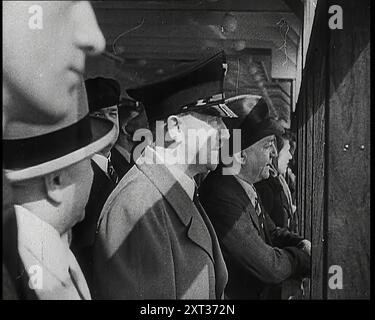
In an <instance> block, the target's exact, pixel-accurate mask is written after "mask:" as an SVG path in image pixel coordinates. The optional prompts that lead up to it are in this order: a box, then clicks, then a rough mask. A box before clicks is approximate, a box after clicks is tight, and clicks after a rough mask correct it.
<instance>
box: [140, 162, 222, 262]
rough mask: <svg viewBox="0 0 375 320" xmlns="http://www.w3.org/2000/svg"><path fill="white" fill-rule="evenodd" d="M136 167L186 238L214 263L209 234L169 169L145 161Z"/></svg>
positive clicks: (162, 165)
mask: <svg viewBox="0 0 375 320" xmlns="http://www.w3.org/2000/svg"><path fill="white" fill-rule="evenodd" d="M142 159H144V158H142ZM139 160H141V159H139ZM136 166H137V168H138V169H139V170H140V171H142V172H143V173H144V175H145V176H146V177H147V178H148V179H149V180H150V181H151V182H152V184H153V185H154V186H155V187H156V188H157V189H158V190H159V191H160V193H161V194H162V195H163V197H164V198H165V199H166V200H167V202H168V203H169V204H170V205H171V207H172V208H173V209H174V211H175V212H176V214H177V216H178V217H179V219H180V220H181V222H182V223H183V224H184V225H185V226H186V227H187V228H188V232H187V236H188V238H189V239H190V240H191V241H193V242H194V243H195V244H197V245H198V246H200V247H201V248H202V249H203V250H205V251H206V252H207V254H208V255H209V257H210V258H211V260H212V261H213V262H215V261H214V258H213V253H212V240H211V234H210V233H209V231H208V228H207V226H206V224H205V222H204V220H203V219H202V217H201V215H200V213H199V212H198V210H197V208H196V207H195V205H194V203H193V202H192V201H191V199H190V198H189V196H188V194H187V193H186V192H185V190H184V189H183V187H182V186H181V185H180V183H178V182H177V181H176V179H175V178H174V176H173V175H172V173H171V172H170V171H169V169H168V168H167V167H166V166H165V165H164V164H161V163H157V164H155V163H154V164H148V163H146V162H145V161H137V162H136Z"/></svg>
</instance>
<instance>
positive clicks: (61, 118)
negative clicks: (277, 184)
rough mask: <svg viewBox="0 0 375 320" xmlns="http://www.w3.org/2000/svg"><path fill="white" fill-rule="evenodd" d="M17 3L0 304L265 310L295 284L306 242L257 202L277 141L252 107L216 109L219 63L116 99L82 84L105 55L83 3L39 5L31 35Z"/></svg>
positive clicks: (116, 93)
mask: <svg viewBox="0 0 375 320" xmlns="http://www.w3.org/2000/svg"><path fill="white" fill-rule="evenodd" d="M30 5H32V3H31V2H29V1H24V2H22V1H21V2H10V1H9V2H5V4H4V13H3V18H5V19H4V24H3V25H4V38H5V39H4V63H3V74H4V75H3V92H4V98H3V116H4V122H3V143H4V158H3V167H4V169H5V170H4V183H5V187H6V188H5V190H6V193H4V194H3V197H4V199H6V200H7V201H8V202H5V204H4V205H3V222H4V227H3V228H5V229H3V230H4V231H5V232H4V236H3V240H4V244H3V245H4V248H5V247H6V250H4V255H3V258H4V262H3V275H5V277H3V278H4V279H5V281H6V282H3V288H4V286H6V287H5V288H6V290H5V293H6V295H7V296H8V298H12V297H13V298H15V297H18V298H21V299H32V298H37V299H91V298H94V299H222V298H229V299H270V298H277V295H278V294H277V293H276V291H277V290H276V289H275V288H277V287H278V285H279V284H280V283H282V281H284V280H286V279H288V278H291V277H300V278H303V277H305V276H308V274H309V268H310V259H309V257H310V242H309V241H308V240H306V239H303V238H301V237H299V236H298V235H297V234H295V233H292V232H290V231H289V230H288V229H287V228H280V227H276V226H275V224H274V223H273V221H272V220H271V218H270V217H269V215H268V213H267V212H266V211H265V210H264V208H263V206H262V204H261V201H259V199H258V198H259V197H258V194H257V191H256V190H255V188H254V183H256V182H258V181H260V180H262V179H267V178H268V176H269V165H270V164H271V160H272V157H273V156H275V154H276V153H277V151H276V149H275V145H274V140H275V135H281V134H282V133H283V131H284V129H283V128H282V127H281V125H280V124H279V123H278V122H277V121H276V120H275V119H272V118H271V117H270V116H269V112H268V107H267V104H266V103H265V102H264V100H263V99H262V98H261V97H259V96H254V95H251V94H250V93H249V94H248V95H242V96H236V97H231V98H229V99H227V98H226V97H225V92H224V78H225V75H226V69H227V65H226V61H225V54H224V53H223V52H220V53H218V54H216V55H215V56H213V57H210V58H209V59H205V60H203V61H201V62H199V63H197V64H195V65H194V66H192V67H190V68H187V69H186V70H184V71H182V72H180V73H178V74H175V75H172V76H170V77H168V78H165V79H163V80H161V81H158V82H156V83H151V84H146V85H143V86H141V87H138V88H132V89H127V90H126V93H127V95H128V97H130V98H131V99H129V98H126V99H124V98H121V96H122V95H123V94H124V92H122V90H121V87H120V85H119V83H118V82H117V81H116V80H114V79H108V78H102V77H98V78H94V79H88V80H86V81H85V82H84V81H83V72H84V63H85V57H86V56H89V55H97V54H100V53H101V52H102V51H103V50H104V43H105V42H104V38H103V35H102V34H101V31H100V29H99V27H98V25H97V22H96V19H95V15H94V12H93V10H92V8H91V6H90V4H89V3H88V2H87V1H65V2H49V1H46V2H45V3H42V4H40V5H41V6H42V9H43V10H44V15H43V16H44V17H46V21H45V22H44V28H43V29H42V30H39V31H38V32H39V33H38V32H36V31H35V30H33V29H30V28H29V24H28V14H29V7H30ZM82 15H84V18H85V19H83V18H82ZM16 16H17V19H15V17H16ZM82 21H84V23H82ZM61 30H63V32H61ZM61 35H63V37H61ZM57 36H59V37H61V38H60V39H59V41H56V39H55V37H57ZM25 61H28V62H29V63H31V65H28V64H26V65H25ZM138 130H146V131H141V132H143V133H144V134H139V131H138ZM238 130H240V132H241V135H240V139H237V138H239V136H238ZM146 133H150V135H147V134H146ZM150 137H151V138H150ZM160 137H162V139H160ZM141 138H143V140H142V139H141ZM145 140H146V142H147V143H145ZM197 142H198V143H197ZM140 145H142V146H143V147H142V148H139V146H140ZM228 146H229V147H228ZM139 150H142V152H138V151H139ZM223 159H225V160H228V159H230V161H229V162H228V161H223ZM197 177H203V178H202V179H198V178H197ZM198 181H199V182H198ZM197 182H198V183H197ZM35 267H37V268H35ZM38 268H39V269H38ZM30 270H31V271H35V270H39V271H40V275H41V277H42V281H39V283H38V280H40V279H35V277H34V276H35V273H31V271H30ZM25 271H26V272H25ZM20 275H24V276H23V277H20ZM33 281H34V282H33Z"/></svg>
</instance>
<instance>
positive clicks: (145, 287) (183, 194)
mask: <svg viewBox="0 0 375 320" xmlns="http://www.w3.org/2000/svg"><path fill="white" fill-rule="evenodd" d="M225 66H226V64H225V57H224V54H223V53H219V54H217V55H215V56H214V57H211V58H210V59H208V60H205V61H204V62H202V63H199V64H197V65H195V66H193V67H192V68H190V69H188V70H186V71H184V72H182V73H179V74H177V75H176V76H172V77H170V78H167V79H165V80H163V81H160V82H158V83H154V84H150V85H145V86H143V87H141V88H137V89H131V90H128V91H127V93H128V94H129V96H130V97H132V98H133V99H135V100H137V101H140V102H142V103H143V104H144V106H145V109H146V113H147V117H148V120H149V123H150V128H152V130H153V132H154V133H155V132H156V136H154V140H153V143H152V144H151V145H150V146H147V147H146V148H145V150H144V153H143V154H142V156H141V157H140V158H139V159H138V160H137V161H136V164H135V166H133V167H132V168H131V169H130V170H129V172H128V173H127V174H126V175H125V176H124V178H123V179H122V180H121V181H120V183H119V184H118V185H117V187H116V189H115V190H114V191H113V193H112V194H111V195H110V197H109V199H108V201H107V202H106V204H105V205H104V208H103V211H102V213H101V217H100V222H99V233H98V239H97V241H96V245H95V259H94V266H95V281H97V283H98V287H99V289H100V296H99V297H100V298H102V299H220V298H222V297H223V291H224V288H225V285H226V282H227V271H226V267H225V264H224V261H223V257H222V254H221V250H220V247H219V244H218V240H217V237H216V234H215V232H214V230H213V228H212V225H211V223H210V221H209V219H208V217H207V215H206V213H205V212H204V209H203V208H202V206H201V205H200V203H199V200H198V199H197V197H196V192H195V183H194V180H193V178H194V176H195V175H196V174H198V173H204V172H207V171H209V170H214V169H215V168H216V165H217V162H218V151H219V149H220V146H221V143H222V140H225V139H227V138H229V136H228V132H227V130H226V127H225V125H224V123H223V120H222V118H223V117H235V116H236V115H235V114H234V113H233V112H232V111H231V110H230V109H229V108H227V106H226V105H225V104H224V93H223V80H224V75H225V70H226V69H225ZM157 120H159V121H157ZM198 129H200V131H199V132H200V135H201V136H204V138H205V139H204V140H203V143H202V144H200V145H197V144H196V139H189V138H188V133H189V131H190V133H195V132H197V131H198ZM160 133H162V136H161V138H164V137H165V135H164V133H165V134H166V136H167V138H166V139H159V138H160ZM195 138H196V137H195ZM210 151H212V152H210ZM135 153H136V150H135Z"/></svg>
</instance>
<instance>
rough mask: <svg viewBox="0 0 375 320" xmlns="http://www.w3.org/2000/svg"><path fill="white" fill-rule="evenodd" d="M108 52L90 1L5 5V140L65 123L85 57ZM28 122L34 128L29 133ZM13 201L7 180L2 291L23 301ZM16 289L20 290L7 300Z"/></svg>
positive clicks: (74, 99) (7, 3) (21, 267)
mask: <svg viewBox="0 0 375 320" xmlns="http://www.w3.org/2000/svg"><path fill="white" fill-rule="evenodd" d="M57 39H58V41H57ZM104 47H105V40H104V37H103V34H102V33H101V31H100V29H99V27H98V24H97V21H96V18H95V14H94V12H93V10H92V8H91V6H90V4H89V2H88V1H61V2H57V1H3V137H4V138H8V137H15V136H14V134H15V133H17V132H18V133H22V134H21V135H20V136H18V137H17V138H23V137H26V136H29V135H30V134H33V133H32V132H30V131H28V129H30V128H33V131H39V132H40V133H42V132H43V130H44V128H45V126H46V125H48V124H52V123H58V122H61V121H64V120H65V116H66V115H67V114H68V113H70V112H72V110H73V108H75V106H76V105H77V103H78V89H77V88H78V86H77V84H78V83H80V80H81V79H79V78H80V75H81V74H82V73H83V72H84V67H85V59H86V57H87V56H94V55H98V54H100V53H101V52H102V51H103V49H104ZM77 80H79V81H77ZM25 122H26V123H32V124H34V126H33V127H32V126H29V127H24V123H25ZM20 126H22V127H21V128H20ZM20 129H21V130H20ZM5 152H7V151H6V149H5ZM11 197H12V188H11V187H10V186H9V182H8V179H7V177H6V176H4V179H3V199H4V204H3V273H4V270H5V274H6V276H5V277H3V289H4V282H5V281H7V284H8V285H7V287H6V288H5V290H4V291H3V294H4V298H17V297H18V298H20V299H22V298H23V297H24V294H25V292H24V289H25V288H24V286H23V283H21V282H20V281H21V280H22V278H23V276H20V275H27V273H26V272H24V270H23V265H22V262H21V261H20V259H19V256H18V252H17V228H16V220H15V215H14V210H13V205H12V202H11ZM5 203H7V205H6V206H5ZM8 280H9V281H8ZM26 282H27V280H26ZM12 283H13V284H15V290H13V294H11V295H9V296H8V295H7V292H10V291H11V290H12V289H11V285H12ZM27 288H28V286H26V289H27Z"/></svg>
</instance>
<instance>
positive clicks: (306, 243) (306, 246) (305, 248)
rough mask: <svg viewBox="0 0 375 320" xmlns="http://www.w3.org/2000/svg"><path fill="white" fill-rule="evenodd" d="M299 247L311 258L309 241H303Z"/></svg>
mask: <svg viewBox="0 0 375 320" xmlns="http://www.w3.org/2000/svg"><path fill="white" fill-rule="evenodd" d="M297 247H298V248H299V249H301V250H302V251H305V252H306V253H307V254H308V255H309V256H311V242H310V241H309V240H307V239H303V240H302V241H301V242H300V243H298V245H297Z"/></svg>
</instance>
